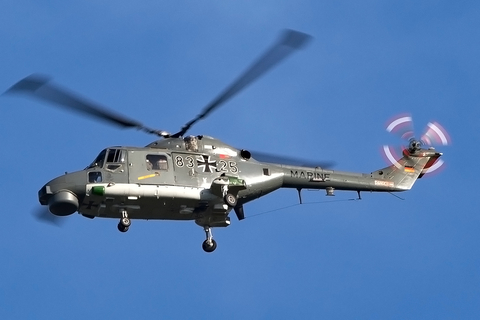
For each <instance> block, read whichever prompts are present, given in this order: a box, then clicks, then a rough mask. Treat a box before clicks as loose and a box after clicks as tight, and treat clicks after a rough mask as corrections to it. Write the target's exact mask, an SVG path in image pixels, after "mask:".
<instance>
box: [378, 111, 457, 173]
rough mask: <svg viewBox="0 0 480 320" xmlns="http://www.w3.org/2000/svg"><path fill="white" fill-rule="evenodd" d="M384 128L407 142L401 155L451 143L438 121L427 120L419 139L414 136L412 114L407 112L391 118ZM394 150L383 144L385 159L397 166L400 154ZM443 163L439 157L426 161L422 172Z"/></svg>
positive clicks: (430, 171) (435, 168)
mask: <svg viewBox="0 0 480 320" xmlns="http://www.w3.org/2000/svg"><path fill="white" fill-rule="evenodd" d="M386 130H387V132H389V133H393V134H395V135H397V136H399V137H400V138H401V139H402V140H404V141H405V142H407V143H408V144H406V145H405V144H404V146H402V154H403V155H408V154H413V153H415V152H417V151H419V150H421V149H422V148H427V149H433V147H434V146H439V145H441V146H447V145H450V144H451V139H450V136H449V134H448V132H447V131H446V130H445V128H443V127H442V126H441V125H440V124H439V123H438V122H429V123H428V124H427V128H426V129H425V131H424V134H423V135H421V138H420V139H417V138H416V136H415V131H414V126H413V120H412V116H411V115H409V114H402V115H398V116H396V117H394V118H393V119H391V120H390V121H389V122H388V123H387V125H386ZM396 150H398V148H395V147H392V146H389V145H384V146H383V148H382V153H383V155H384V157H385V158H386V159H387V162H389V163H391V164H393V165H395V166H396V167H397V168H399V167H400V165H399V163H398V160H399V159H400V158H401V156H399V155H398V151H396ZM443 164H444V161H443V160H441V159H438V161H435V162H433V163H428V164H427V165H426V166H425V169H424V172H423V174H425V173H432V172H434V171H436V170H438V169H439V168H440V167H442V166H443Z"/></svg>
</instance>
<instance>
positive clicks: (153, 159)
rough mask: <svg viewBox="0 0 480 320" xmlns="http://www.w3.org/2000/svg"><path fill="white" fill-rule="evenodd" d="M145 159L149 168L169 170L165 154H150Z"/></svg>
mask: <svg viewBox="0 0 480 320" xmlns="http://www.w3.org/2000/svg"><path fill="white" fill-rule="evenodd" d="M145 161H146V165H147V170H168V162H167V157H166V156H165V155H161V154H148V155H147V157H146V159H145Z"/></svg>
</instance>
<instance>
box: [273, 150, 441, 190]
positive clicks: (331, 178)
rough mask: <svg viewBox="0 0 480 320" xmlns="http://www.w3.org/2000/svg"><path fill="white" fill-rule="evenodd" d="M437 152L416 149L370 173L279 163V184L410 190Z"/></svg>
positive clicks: (348, 188) (436, 158) (342, 188)
mask: <svg viewBox="0 0 480 320" xmlns="http://www.w3.org/2000/svg"><path fill="white" fill-rule="evenodd" d="M441 155H442V154H441V153H438V152H436V151H435V150H434V149H419V150H416V151H415V152H414V153H408V152H407V153H405V154H404V156H403V158H402V159H400V160H399V161H398V162H397V163H395V164H394V165H391V166H389V167H386V168H383V169H380V170H377V171H374V172H372V173H370V174H366V173H352V172H342V171H336V170H324V169H322V168H318V167H317V168H306V167H292V166H282V168H283V171H284V179H283V180H284V181H283V185H282V187H285V188H296V189H330V190H334V189H335V190H351V191H371V192H398V191H406V190H410V189H411V188H412V186H413V184H414V183H415V181H416V180H417V179H418V178H421V177H422V176H423V174H424V173H425V171H426V170H427V169H428V168H429V167H430V166H432V165H433V164H434V163H435V162H436V161H437V160H438V158H439V157H440V156H441Z"/></svg>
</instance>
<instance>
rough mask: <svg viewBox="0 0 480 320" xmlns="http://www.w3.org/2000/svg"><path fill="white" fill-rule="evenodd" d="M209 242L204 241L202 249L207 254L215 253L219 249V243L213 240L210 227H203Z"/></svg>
mask: <svg viewBox="0 0 480 320" xmlns="http://www.w3.org/2000/svg"><path fill="white" fill-rule="evenodd" d="M203 230H205V235H206V236H207V240H205V241H203V243H202V248H203V250H204V251H205V252H213V251H215V249H216V248H217V243H216V242H215V240H213V235H212V229H211V228H210V227H208V226H206V227H203Z"/></svg>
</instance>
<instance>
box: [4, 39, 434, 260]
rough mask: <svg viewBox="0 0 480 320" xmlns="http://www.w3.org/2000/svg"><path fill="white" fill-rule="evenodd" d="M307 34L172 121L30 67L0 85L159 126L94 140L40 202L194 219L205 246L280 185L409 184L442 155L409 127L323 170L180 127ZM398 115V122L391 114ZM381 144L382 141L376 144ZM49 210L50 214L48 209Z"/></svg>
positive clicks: (330, 188) (387, 188)
mask: <svg viewBox="0 0 480 320" xmlns="http://www.w3.org/2000/svg"><path fill="white" fill-rule="evenodd" d="M310 39H311V36H309V35H307V34H305V33H302V32H299V31H294V30H285V31H283V33H282V34H281V36H280V38H279V39H278V40H277V41H276V42H275V43H274V44H273V46H272V47H270V48H269V49H268V50H267V51H266V52H265V53H264V54H263V55H261V56H260V58H259V59H258V60H257V61H256V62H254V63H253V64H252V65H251V66H250V67H249V68H247V70H246V71H245V72H244V73H243V74H242V75H241V76H240V77H239V78H238V79H237V80H235V81H234V82H233V83H232V84H231V85H230V86H229V87H227V89H226V90H224V91H223V92H222V93H221V94H220V95H219V96H218V97H217V98H216V99H214V100H213V101H212V102H211V103H210V104H208V105H207V106H206V107H205V108H204V109H203V110H202V111H201V113H200V114H198V115H197V116H196V117H195V118H193V119H192V120H190V121H189V122H187V123H186V124H185V125H184V126H183V127H182V128H181V130H180V131H178V132H176V133H173V134H172V133H169V132H167V131H163V130H157V129H152V128H149V127H146V126H144V125H143V124H141V123H140V122H138V121H135V120H132V119H130V118H128V117H126V116H123V115H121V114H118V113H116V112H113V111H111V110H110V109H107V108H105V107H103V106H101V105H99V104H96V103H94V102H91V101H89V100H86V99H84V98H82V97H80V96H79V95H77V94H74V93H72V92H70V91H69V90H67V89H65V88H62V87H60V86H58V85H56V84H53V83H52V81H51V79H50V78H48V77H45V76H42V75H38V74H33V75H30V76H27V77H26V78H24V79H22V80H20V81H19V82H17V83H16V84H14V85H13V86H12V87H10V88H9V89H8V90H7V91H6V93H9V94H10V93H18V94H26V95H28V96H31V97H33V98H36V99H40V100H43V101H46V102H48V103H51V104H54V105H56V106H60V107H62V108H66V109H70V110H72V111H75V112H79V113H83V114H84V115H87V116H90V117H93V118H96V119H97V120H102V121H105V122H107V123H110V124H113V125H117V126H120V127H123V128H135V129H138V130H141V131H144V132H146V133H148V134H153V135H156V136H158V138H157V139H158V140H155V141H153V142H152V143H150V144H148V145H147V146H145V147H128V146H114V147H108V148H105V149H104V150H102V151H101V152H100V153H99V154H98V156H97V157H96V158H95V159H94V160H93V162H92V163H91V164H90V165H88V166H87V167H86V168H85V169H83V170H79V171H76V172H71V173H65V174H64V175H62V176H59V177H57V178H54V179H52V180H51V181H49V182H47V183H46V184H45V185H44V186H43V187H42V188H41V189H40V190H39V192H38V199H39V202H40V204H41V205H42V206H46V207H48V210H49V211H50V213H51V214H53V215H55V216H68V215H71V214H73V213H75V212H78V213H79V214H81V215H82V216H84V217H86V218H91V219H93V218H96V217H100V218H114V219H118V220H119V222H118V225H117V228H118V230H119V231H120V232H127V231H128V230H129V228H131V224H132V220H135V219H145V220H183V221H195V223H196V224H197V225H199V226H200V227H202V228H203V230H204V232H205V238H206V239H205V240H204V241H203V243H202V248H203V250H204V251H205V252H213V251H214V250H215V249H216V248H217V243H216V241H215V240H214V239H213V234H212V228H217V227H227V226H229V225H230V223H231V220H230V216H229V215H230V213H231V212H232V211H233V212H234V213H235V215H236V217H237V218H238V220H243V219H244V218H245V212H244V205H245V204H246V203H248V202H250V201H253V200H255V199H257V198H260V197H262V196H265V195H267V194H269V193H271V192H273V191H275V190H278V189H280V188H291V189H296V190H297V191H298V194H299V197H300V202H301V190H302V189H323V190H325V192H326V195H327V196H333V195H335V191H337V190H348V191H356V192H357V193H358V197H359V198H360V192H364V191H365V192H400V191H406V190H410V189H411V188H412V186H413V184H414V183H415V181H416V180H417V179H418V178H421V177H422V176H423V175H424V174H425V173H426V172H427V170H428V169H429V168H430V167H432V166H433V165H434V164H435V163H436V162H437V160H438V159H439V158H440V156H442V153H439V152H437V151H436V150H435V149H434V148H433V147H429V146H428V143H427V142H425V141H424V139H416V138H414V137H413V136H411V137H409V144H408V146H407V147H405V148H404V150H403V153H402V157H401V159H398V160H395V161H392V163H393V164H392V165H390V166H388V167H385V168H382V169H379V170H376V171H373V172H371V173H354V172H343V171H337V170H331V169H330V166H329V164H327V163H319V162H316V163H309V164H306V163H299V162H298V161H293V162H292V161H290V160H291V159H285V158H281V157H278V156H273V160H272V157H271V156H270V155H266V154H262V153H256V152H252V151H248V150H246V149H237V148H235V147H232V146H230V145H228V144H226V143H224V142H222V141H221V140H218V139H216V138H213V137H210V136H207V135H196V136H193V135H187V132H188V131H189V130H190V128H191V127H192V126H193V125H194V124H195V123H197V122H198V121H200V120H202V119H204V118H205V117H207V116H208V115H209V114H210V113H211V112H213V111H214V110H216V109H217V108H218V107H219V106H221V105H223V104H224V103H225V102H226V101H227V100H229V99H230V98H232V96H234V95H235V94H237V93H238V92H240V91H241V90H242V89H244V88H245V87H246V86H248V85H249V84H251V83H252V82H254V81H255V80H256V79H258V78H259V77H260V76H262V75H263V74H265V73H266V72H267V71H269V70H270V69H271V68H272V67H274V66H275V65H277V64H278V63H279V62H281V61H282V60H284V59H285V58H286V57H288V56H289V55H291V54H292V53H293V52H295V51H296V50H299V49H302V48H303V47H305V45H306V44H307V43H308V42H309V41H310ZM397 124H401V123H400V122H399V123H397ZM385 150H387V149H385ZM50 213H49V214H50Z"/></svg>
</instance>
